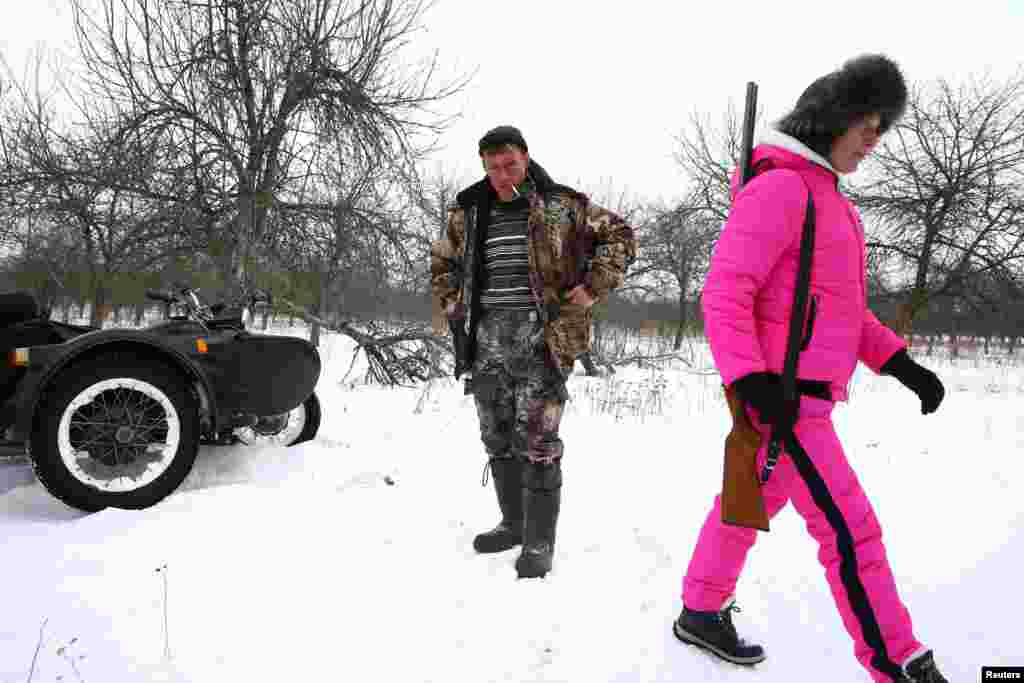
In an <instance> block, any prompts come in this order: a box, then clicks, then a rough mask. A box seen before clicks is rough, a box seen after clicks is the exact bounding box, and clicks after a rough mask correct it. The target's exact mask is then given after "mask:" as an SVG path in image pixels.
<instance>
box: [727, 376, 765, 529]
mask: <svg viewBox="0 0 1024 683" xmlns="http://www.w3.org/2000/svg"><path fill="white" fill-rule="evenodd" d="M725 400H726V402H727V403H728V404H729V413H730V414H731V415H732V430H731V431H730V432H729V435H728V436H727V437H725V472H724V476H723V482H722V496H721V506H722V522H724V523H725V524H731V525H733V526H741V527H746V528H748V529H760V530H761V531H768V515H767V513H766V512H765V508H764V496H762V495H761V482H760V480H759V478H758V476H757V451H758V450H759V449H760V448H761V442H762V438H761V434H760V433H759V432H758V431H757V430H756V429H754V426H753V425H752V424H750V419H749V418H748V417H747V413H746V411H745V410H744V408H743V402H742V401H741V400H740V398H739V396H737V395H736V391H735V390H734V389H732V388H731V387H725Z"/></svg>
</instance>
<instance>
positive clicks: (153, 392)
mask: <svg viewBox="0 0 1024 683" xmlns="http://www.w3.org/2000/svg"><path fill="white" fill-rule="evenodd" d="M0 344H2V346H3V348H4V349H5V350H6V351H7V361H8V362H7V364H6V365H5V367H4V374H3V375H2V377H0V380H2V382H3V383H2V384H0V432H3V433H4V434H5V436H6V443H7V444H8V446H10V445H12V444H19V443H23V444H24V445H25V450H26V452H27V453H28V455H29V456H30V458H31V461H32V465H33V468H34V470H35V473H36V476H37V478H38V479H39V481H40V482H41V483H42V484H43V485H44V486H45V487H46V488H47V490H48V491H50V493H52V494H53V495H54V496H56V497H57V498H59V499H60V500H62V501H64V502H65V503H67V504H68V505H71V506H73V507H76V508H79V509H81V510H85V511H96V510H101V509H103V508H105V507H118V508H125V509H141V508H146V507H150V506H152V505H154V504H156V503H157V502H159V501H160V500H162V499H163V498H165V497H166V496H168V495H169V494H170V493H172V492H173V491H174V490H175V489H177V488H178V486H180V484H181V483H182V481H184V479H185V477H186V476H187V475H188V473H189V472H190V471H191V469H192V465H193V463H194V462H195V458H196V455H197V453H198V448H199V445H200V443H204V442H205V443H228V442H233V441H228V440H226V437H228V436H230V435H233V434H235V433H236V432H237V430H239V429H247V430H249V432H250V433H253V431H254V430H257V431H258V430H261V429H262V430H263V432H264V433H287V430H286V429H285V423H286V422H287V419H288V415H289V414H290V413H291V412H299V413H301V414H302V418H303V419H302V423H301V426H300V428H299V431H298V432H297V433H294V434H291V435H290V437H289V438H290V441H289V442H288V443H285V444H283V445H291V444H293V443H299V442H301V441H304V440H308V439H310V438H312V436H313V435H314V434H315V433H316V429H317V428H318V426H319V420H320V415H319V403H318V402H317V400H316V396H315V393H314V391H313V390H314V388H315V386H316V383H317V380H318V379H319V374H320V358H319V354H318V352H317V350H316V347H314V346H313V345H312V344H310V343H309V342H307V341H306V340H304V339H299V338H295V337H279V336H272V335H257V334H251V333H249V332H248V331H247V330H245V329H244V327H241V328H237V327H234V326H231V325H222V326H218V325H215V324H213V325H211V324H207V325H201V324H199V323H197V322H195V321H193V320H190V319H188V318H187V317H181V318H177V319H172V320H169V321H166V322H161V323H159V324H157V325H153V326H151V327H149V328H146V329H121V328H108V329H97V328H92V327H87V326H77V325H67V324H64V323H59V322H57V321H52V320H48V319H46V317H45V316H44V315H42V312H41V311H39V310H38V307H37V306H35V302H34V299H32V298H31V297H30V296H26V295H25V294H24V293H11V294H0ZM275 430H276V432H275Z"/></svg>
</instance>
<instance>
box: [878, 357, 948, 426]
mask: <svg viewBox="0 0 1024 683" xmlns="http://www.w3.org/2000/svg"><path fill="white" fill-rule="evenodd" d="M881 369H882V374H883V375H892V376H893V377H895V378H896V379H898V380H899V381H900V383H901V384H903V386H905V387H907V388H908V389H910V390H911V391H913V392H914V393H915V394H917V397H918V398H919V399H921V414H922V415H928V414H929V413H934V412H935V410H936V408H938V407H939V404H940V403H942V399H943V397H944V396H945V395H946V389H945V388H944V387H943V386H942V381H941V380H939V378H938V376H937V375H936V374H935V373H934V372H932V371H931V370H929V369H928V368H925V367H922V366H920V365H918V364H917V363H915V362H914V361H913V360H911V358H910V356H909V355H908V354H907V351H906V349H900V350H899V351H897V352H896V353H894V354H893V355H892V358H890V359H889V360H887V361H885V365H883V366H882V368H881Z"/></svg>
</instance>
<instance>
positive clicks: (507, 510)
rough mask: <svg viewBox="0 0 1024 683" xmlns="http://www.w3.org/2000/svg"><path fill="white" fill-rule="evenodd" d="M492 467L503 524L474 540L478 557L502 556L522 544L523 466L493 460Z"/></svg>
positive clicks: (509, 461) (504, 460)
mask: <svg viewBox="0 0 1024 683" xmlns="http://www.w3.org/2000/svg"><path fill="white" fill-rule="evenodd" d="M490 467H491V475H492V476H493V478H494V490H495V492H496V493H497V494H498V507H499V508H501V521H500V522H498V526H496V527H494V528H493V529H491V530H490V531H485V532H484V533H482V534H478V535H477V537H476V538H474V539H473V549H474V550H476V551H477V552H478V553H500V552H503V551H505V550H509V549H511V548H514V547H516V546H517V545H519V544H520V543H522V542H523V496H522V488H521V487H522V484H521V483H520V482H521V481H522V477H523V464H522V462H521V461H520V460H518V459H516V458H492V459H491V461H490Z"/></svg>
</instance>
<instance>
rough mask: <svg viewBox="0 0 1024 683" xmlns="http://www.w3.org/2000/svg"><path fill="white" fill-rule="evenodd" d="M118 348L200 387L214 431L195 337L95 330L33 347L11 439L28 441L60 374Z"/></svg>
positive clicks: (214, 409)
mask: <svg viewBox="0 0 1024 683" xmlns="http://www.w3.org/2000/svg"><path fill="white" fill-rule="evenodd" d="M115 346H116V347H117V348H118V350H120V351H123V352H124V353H132V352H134V353H139V352H141V353H144V354H146V355H154V353H155V354H156V355H159V356H161V357H162V358H164V359H165V360H167V361H168V362H170V363H171V365H173V366H175V367H177V368H179V369H180V370H182V372H184V373H185V374H186V376H188V377H189V378H190V379H192V380H193V381H194V382H196V383H197V384H199V387H200V391H202V392H203V393H205V394H206V397H207V399H208V401H209V404H210V416H211V419H212V420H213V421H214V424H213V428H214V429H216V428H217V426H218V424H219V422H220V420H219V418H220V414H219V413H218V406H217V403H216V394H215V393H214V390H213V385H212V383H211V382H210V379H209V377H208V376H207V374H206V372H205V371H204V369H203V368H202V366H201V364H200V363H199V362H198V359H199V358H200V357H201V356H202V355H203V354H202V353H201V352H200V351H199V349H198V346H197V345H196V336H188V337H187V341H186V337H185V336H184V335H182V336H181V337H178V338H170V339H164V338H162V337H158V336H155V335H152V334H147V332H146V331H145V330H125V329H110V330H97V331H95V332H89V333H87V334H83V335H81V336H78V337H75V338H74V339H71V340H69V341H67V342H64V343H62V344H48V345H45V346H33V347H31V349H30V352H29V362H30V365H29V367H28V369H27V372H26V373H25V376H24V377H23V378H22V380H21V382H20V383H19V386H18V389H17V391H16V393H15V395H14V397H13V398H12V402H13V404H14V406H15V411H16V414H17V419H16V421H15V423H14V425H13V427H14V434H13V436H14V438H16V439H27V438H28V436H29V434H30V433H31V430H32V423H33V421H34V419H35V413H36V410H37V409H38V407H39V400H40V397H41V396H42V393H43V391H44V390H45V389H46V387H47V386H49V385H50V383H51V382H53V381H55V380H56V379H57V378H58V377H59V375H60V373H61V372H62V371H63V370H65V369H66V368H68V367H69V366H70V365H71V364H72V363H74V362H75V361H76V360H81V359H82V358H83V357H84V356H86V355H94V354H96V353H102V352H104V351H105V350H108V349H112V348H113V347H115Z"/></svg>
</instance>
